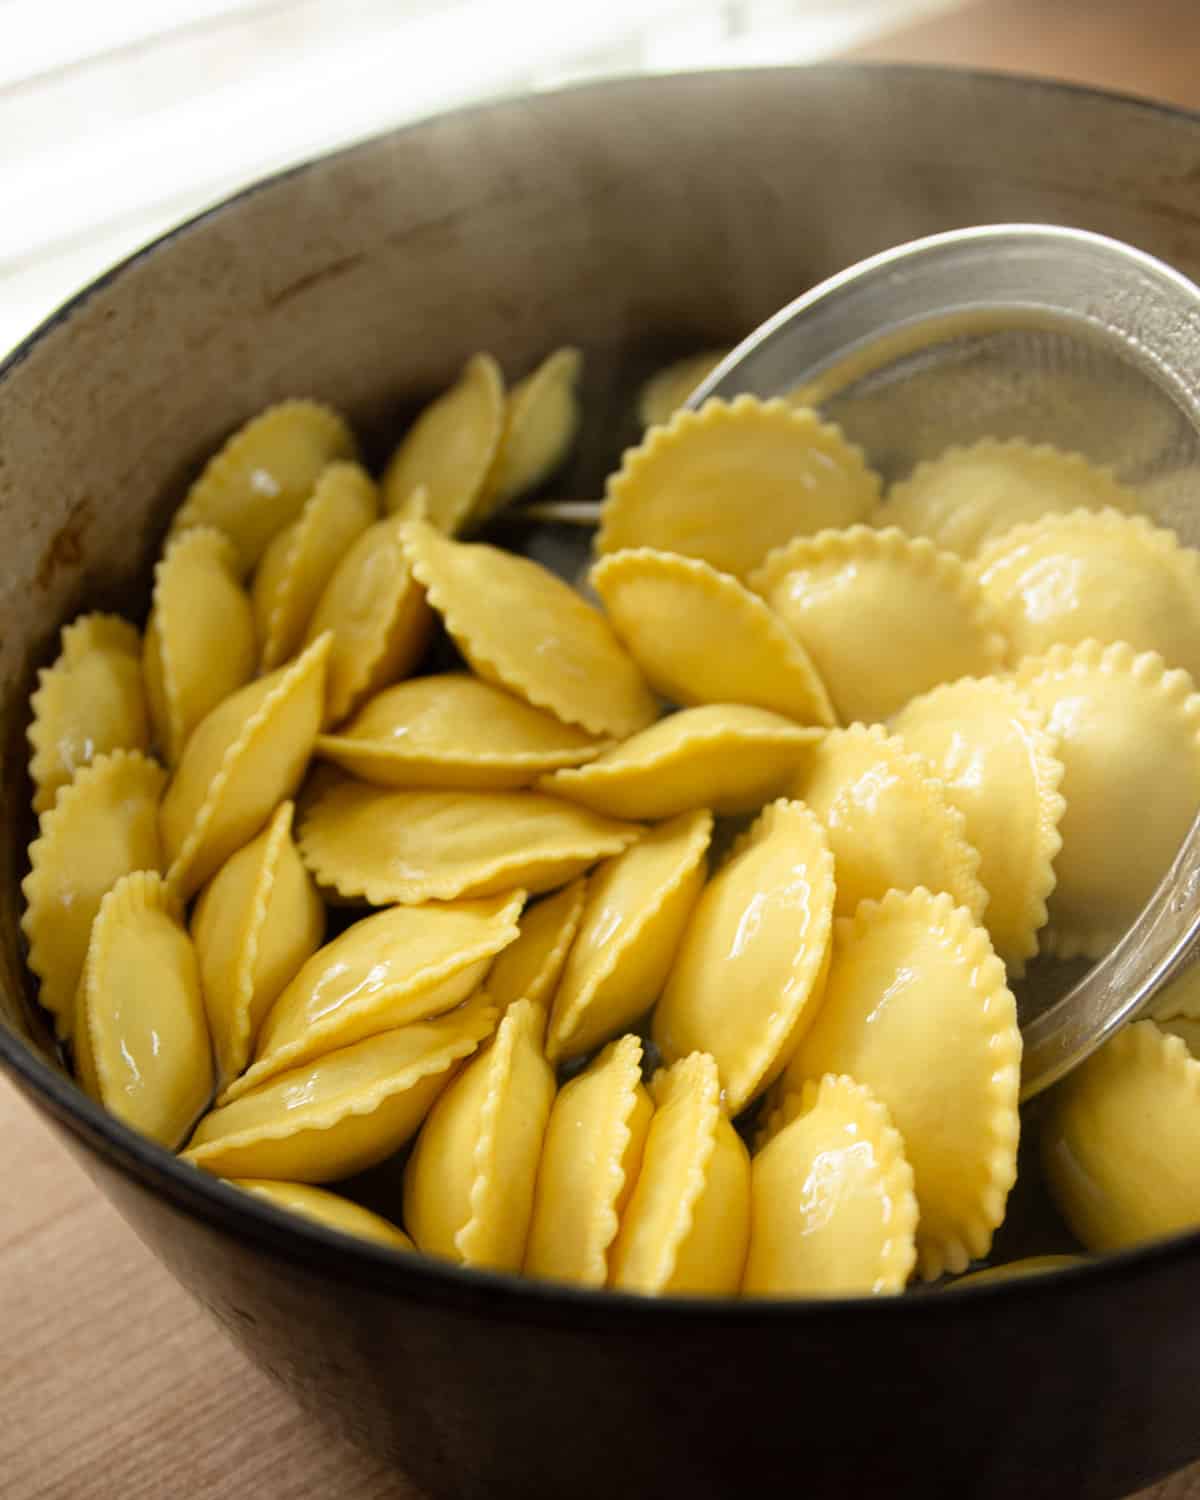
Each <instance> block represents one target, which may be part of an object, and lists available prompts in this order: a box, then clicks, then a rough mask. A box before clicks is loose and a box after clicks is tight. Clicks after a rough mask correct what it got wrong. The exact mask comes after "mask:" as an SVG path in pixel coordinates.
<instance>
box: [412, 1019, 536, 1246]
mask: <svg viewBox="0 0 1200 1500" xmlns="http://www.w3.org/2000/svg"><path fill="white" fill-rule="evenodd" d="M545 1024H546V1014H545V1012H544V1011H543V1010H542V1008H541V1007H540V1006H538V1005H534V1004H532V1003H531V1002H530V1001H528V1000H518V1001H516V1002H515V1004H513V1005H512V1006H511V1007H510V1008H509V1010H508V1011H507V1012H506V1013H505V1015H504V1018H503V1019H502V1020H501V1022H500V1025H499V1027H498V1028H497V1031H496V1035H495V1036H494V1037H493V1039H492V1040H491V1042H490V1043H489V1044H488V1045H487V1046H486V1047H485V1048H484V1049H483V1050H482V1051H480V1052H479V1053H478V1054H477V1055H476V1056H475V1057H474V1058H472V1059H471V1061H470V1062H469V1063H468V1064H467V1066H466V1067H465V1068H464V1069H463V1071H462V1072H461V1073H460V1074H459V1075H458V1077H457V1078H456V1079H455V1080H454V1082H453V1083H451V1084H450V1086H449V1088H447V1089H446V1091H445V1092H444V1093H443V1094H442V1096H441V1097H440V1098H439V1099H438V1101H437V1103H436V1104H435V1105H434V1106H433V1108H432V1109H431V1110H430V1112H429V1118H428V1119H427V1120H426V1121H425V1124H424V1125H423V1126H422V1128H421V1133H420V1135H419V1136H418V1137H417V1144H416V1146H415V1147H414V1148H413V1153H412V1155H411V1156H410V1157H409V1159H408V1165H407V1166H406V1167H405V1169H404V1222H405V1223H406V1224H407V1225H408V1227H409V1229H410V1231H411V1232H412V1236H413V1239H414V1240H415V1241H416V1244H417V1247H418V1249H420V1250H424V1251H425V1252H426V1254H429V1255H440V1256H444V1257H445V1258H446V1259H449V1260H454V1261H458V1262H459V1263H460V1264H462V1265H467V1266H486V1267H489V1268H490V1269H492V1270H496V1271H519V1270H520V1269H521V1263H522V1261H523V1260H524V1257H525V1243H526V1240H527V1238H528V1235H529V1223H530V1220H531V1218H532V1216H533V1192H534V1183H535V1180H536V1177H537V1168H538V1161H539V1159H540V1157H541V1153H542V1139H543V1136H544V1135H545V1131H546V1122H547V1120H548V1118H549V1115H550V1106H551V1105H552V1104H553V1102H554V1092H555V1086H554V1069H553V1068H552V1067H551V1066H550V1064H549V1063H548V1062H547V1061H546V1056H545V1053H544V1052H543V1051H542V1033H543V1030H544V1028H545Z"/></svg>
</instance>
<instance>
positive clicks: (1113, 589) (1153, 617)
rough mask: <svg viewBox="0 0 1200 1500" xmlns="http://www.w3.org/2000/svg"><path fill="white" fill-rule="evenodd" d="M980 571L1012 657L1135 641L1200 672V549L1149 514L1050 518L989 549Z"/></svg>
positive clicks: (1141, 647) (984, 551)
mask: <svg viewBox="0 0 1200 1500" xmlns="http://www.w3.org/2000/svg"><path fill="white" fill-rule="evenodd" d="M974 573H975V576H976V577H977V578H978V580H979V585H980V587H981V589H982V590H983V595H984V598H985V599H986V600H987V603H988V606H989V608H990V609H991V611H992V613H993V614H994V616H995V618H996V620H997V621H998V622H999V624H1000V626H1001V628H1002V629H1003V630H1004V632H1005V634H1006V635H1007V637H1008V639H1009V643H1010V650H1011V656H1012V660H1013V661H1019V660H1020V659H1021V658H1022V657H1025V656H1034V655H1037V654H1039V653H1041V652H1044V651H1048V650H1049V649H1050V647H1051V646H1054V645H1057V644H1058V643H1059V642H1061V643H1063V644H1064V645H1075V644H1077V643H1078V642H1079V641H1086V640H1098V641H1127V642H1128V643H1129V645H1131V646H1133V647H1134V648H1135V650H1138V651H1157V652H1158V653H1159V655H1160V656H1162V657H1163V658H1164V660H1165V661H1166V663H1167V665H1168V666H1171V667H1183V668H1184V669H1185V670H1186V671H1188V672H1190V673H1191V674H1192V676H1193V677H1195V676H1196V675H1197V674H1198V673H1200V553H1196V552H1194V551H1193V550H1192V549H1191V548H1190V547H1182V546H1180V544H1179V539H1178V538H1177V537H1176V535H1175V533H1174V532H1173V531H1166V530H1164V529H1162V528H1160V527H1156V526H1152V525H1151V524H1150V522H1149V521H1148V520H1146V518H1145V516H1130V515H1122V514H1121V512H1119V511H1116V510H1102V511H1091V510H1075V511H1070V512H1068V513H1066V514H1054V515H1048V516H1043V517H1042V519H1041V520H1040V521H1034V522H1032V523H1030V524H1029V525H1026V526H1018V527H1015V528H1014V529H1013V530H1012V531H1007V532H1005V533H1004V535H1003V536H1001V537H997V538H996V539H995V540H994V541H992V542H990V543H989V544H988V545H987V546H986V547H984V548H982V549H981V550H980V552H979V555H978V557H977V558H976V560H975V564H974Z"/></svg>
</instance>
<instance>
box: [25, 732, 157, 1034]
mask: <svg viewBox="0 0 1200 1500" xmlns="http://www.w3.org/2000/svg"><path fill="white" fill-rule="evenodd" d="M165 780H166V773H165V772H164V771H163V770H162V768H161V767H160V766H158V765H156V764H155V763H154V762H153V761H152V760H148V759H147V758H146V757H145V756H144V755H142V754H141V753H140V752H139V751H137V750H113V751H111V752H110V753H109V754H107V755H98V756H96V758H95V759H94V760H93V761H92V762H91V764H90V765H87V766H85V767H84V768H83V769H82V770H81V771H78V772H77V773H76V775H75V777H74V779H73V780H72V781H71V782H70V784H69V785H67V786H65V787H63V788H62V790H61V791H60V792H59V794H58V798H57V800H56V801H55V804H54V806H53V807H51V808H48V809H47V810H46V811H45V812H44V813H43V814H42V815H41V818H40V819H39V822H38V836H37V838H35V839H34V841H33V843H32V844H30V846H29V863H30V870H29V874H28V875H26V876H25V879H24V880H23V881H22V882H21V891H22V893H23V894H24V897H25V903H26V906H25V912H24V914H23V915H22V917H21V930H22V932H23V933H24V934H25V937H26V939H27V941H28V943H29V967H30V968H31V969H32V970H33V972H34V973H35V974H36V975H37V977H38V979H39V980H41V988H40V990H39V992H38V999H39V1000H40V1001H41V1003H42V1005H43V1006H44V1007H45V1008H46V1010H48V1011H49V1012H50V1013H51V1015H52V1016H53V1017H54V1025H55V1030H56V1031H57V1033H58V1036H59V1038H60V1039H63V1038H67V1037H70V1036H71V1035H72V1034H73V1032H74V1029H75V992H76V990H77V989H78V987H79V976H80V975H81V974H82V972H83V963H84V958H85V957H86V955H87V947H88V938H89V937H90V935H91V930H92V921H93V919H94V917H95V915H96V913H97V912H98V911H99V910H100V902H101V900H102V899H103V897H104V896H105V895H106V893H107V892H108V891H110V890H111V889H112V887H113V886H114V885H115V884H116V882H117V881H118V880H119V879H120V878H121V876H122V875H128V874H130V873H131V872H132V871H134V870H158V869H159V868H160V867H161V853H160V847H159V839H158V799H159V796H160V795H161V793H162V788H163V782H164V781H165Z"/></svg>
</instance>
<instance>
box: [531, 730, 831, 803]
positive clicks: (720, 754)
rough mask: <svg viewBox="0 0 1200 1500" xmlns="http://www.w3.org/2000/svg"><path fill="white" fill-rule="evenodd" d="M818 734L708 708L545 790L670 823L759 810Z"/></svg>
mask: <svg viewBox="0 0 1200 1500" xmlns="http://www.w3.org/2000/svg"><path fill="white" fill-rule="evenodd" d="M820 737H821V731H820V730H819V729H815V728H804V727H802V726H801V725H799V724H793V723H792V722H791V720H790V719H785V718H784V717H783V715H782V714H773V713H771V712H770V710H769V709H765V708H750V707H748V706H747V705H746V704H744V703H711V704H706V705H704V706H703V707H701V708H684V709H680V710H679V712H678V713H673V714H668V715H667V717H666V718H665V719H660V720H659V721H658V723H657V724H651V726H650V728H649V729H643V730H642V732H641V733H640V734H635V735H631V736H630V738H629V739H627V740H625V741H623V743H621V744H619V745H614V746H613V747H612V749H610V750H604V751H602V752H601V753H600V754H599V755H597V756H596V757H595V759H594V760H590V761H589V762H588V763H587V764H586V765H584V766H582V767H569V768H567V769H564V770H560V771H556V772H554V774H553V775H549V776H543V777H542V779H541V780H540V781H539V782H538V786H539V787H540V788H541V790H542V791H544V792H547V793H549V795H551V796H554V797H565V798H566V799H567V801H568V802H577V803H579V804H580V806H582V807H590V808H591V810H592V811H593V812H597V813H602V814H603V815H604V816H605V817H610V818H642V819H651V820H656V819H660V818H672V817H675V816H676V815H677V814H678V813H683V812H690V811H691V810H692V809H693V808H701V807H703V808H711V810H712V811H713V812H714V813H719V814H723V815H732V814H736V813H747V812H756V811H757V810H758V809H759V808H760V807H761V806H762V805H763V803H764V802H767V801H769V800H770V799H771V798H772V797H775V796H777V795H778V794H779V793H780V792H781V791H783V789H784V787H785V786H786V785H787V783H788V781H789V780H790V779H791V777H792V776H793V775H794V773H795V770H796V767H797V766H798V765H799V763H800V761H801V760H802V758H803V756H804V753H805V750H806V748H807V747H808V746H809V745H811V744H813V743H814V742H815V741H816V740H818V739H820Z"/></svg>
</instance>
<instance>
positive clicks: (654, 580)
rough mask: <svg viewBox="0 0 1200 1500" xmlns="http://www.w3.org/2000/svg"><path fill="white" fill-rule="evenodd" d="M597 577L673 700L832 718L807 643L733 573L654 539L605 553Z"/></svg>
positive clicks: (625, 637)
mask: <svg viewBox="0 0 1200 1500" xmlns="http://www.w3.org/2000/svg"><path fill="white" fill-rule="evenodd" d="M591 577H592V586H593V587H594V588H595V590H596V592H597V593H598V594H599V595H600V598H601V599H602V600H603V602H604V607H605V609H606V610H607V611H608V615H609V618H610V619H611V620H612V623H613V628H614V630H615V631H616V632H617V635H618V636H619V637H620V638H621V640H622V641H623V642H624V643H625V645H626V647H627V648H628V649H629V652H630V654H631V656H632V657H633V658H634V660H635V661H636V662H637V664H638V666H639V667H640V668H641V669H642V671H643V672H644V673H645V675H646V679H647V681H649V683H650V684H651V686H652V687H654V688H655V689H656V690H657V691H658V692H660V693H662V694H663V696H664V697H666V698H669V699H670V700H671V701H672V702H673V703H679V704H683V705H694V704H701V703H745V704H750V705H751V706H752V707H756V708H765V709H770V710H771V711H772V712H774V713H778V714H782V715H783V716H784V717H786V718H789V719H794V720H796V721H797V722H799V723H801V724H832V723H834V722H835V720H834V715H833V709H832V707H831V705H830V702H829V696H828V694H827V693H826V690H825V685H824V683H823V682H822V681H821V678H820V675H819V674H818V672H817V670H816V668H815V667H814V666H813V664H812V662H811V661H810V659H809V657H808V654H807V653H806V652H805V650H804V648H803V646H801V645H800V643H799V642H798V641H797V640H796V639H795V637H794V636H793V635H792V634H791V632H790V631H788V630H787V628H786V627H785V626H784V625H783V623H782V622H781V621H780V620H779V619H778V617H777V616H776V615H774V614H773V613H772V612H771V610H769V609H768V608H767V606H766V605H765V604H764V603H763V601H762V600H761V599H760V598H759V597H758V596H757V595H756V594H752V593H751V592H750V590H749V589H748V588H746V587H745V586H744V585H743V584H741V583H739V582H738V580H737V579H736V578H733V577H731V576H730V575H729V574H727V573H718V572H717V571H716V569H715V568H712V567H710V566H709V565H708V563H706V562H702V561H701V560H700V559H698V558H693V557H680V556H678V555H676V554H674V553H670V552H655V551H653V550H652V549H650V548H648V547H642V548H638V549H635V550H634V551H630V552H617V553H614V554H613V555H612V556H611V557H605V558H602V559H601V561H600V562H598V563H597V564H596V566H595V567H594V568H593V569H592V575H591Z"/></svg>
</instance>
